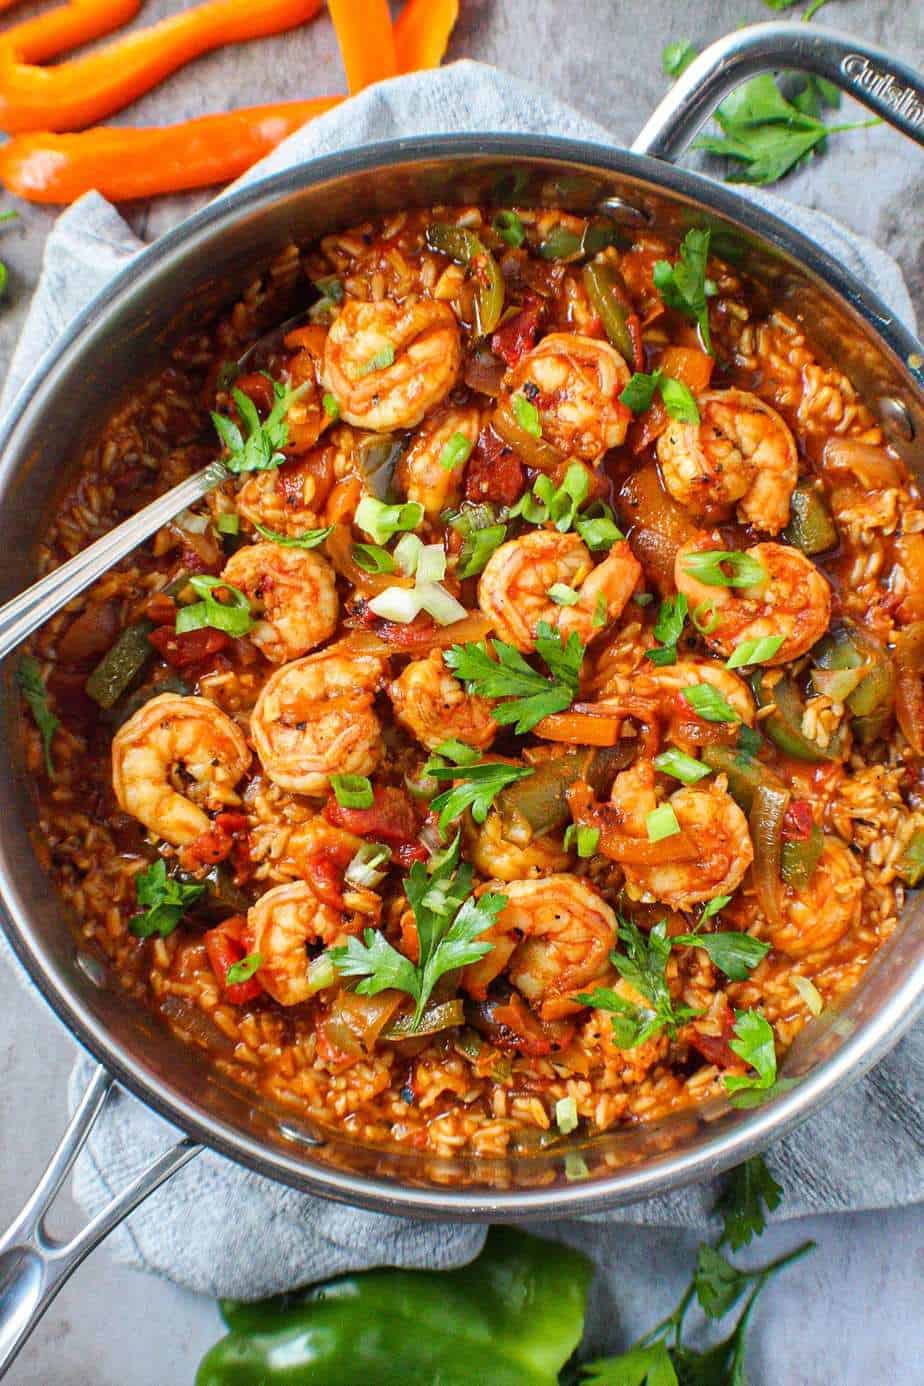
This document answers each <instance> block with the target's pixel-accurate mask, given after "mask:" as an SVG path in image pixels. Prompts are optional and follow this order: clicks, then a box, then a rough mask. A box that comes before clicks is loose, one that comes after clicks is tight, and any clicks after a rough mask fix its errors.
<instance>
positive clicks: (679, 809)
mask: <svg viewBox="0 0 924 1386" xmlns="http://www.w3.org/2000/svg"><path fill="white" fill-rule="evenodd" d="M667 802H668V803H669V804H670V806H671V808H672V809H673V810H674V813H675V815H676V818H677V822H678V824H679V825H680V830H681V832H682V833H683V834H684V835H685V836H686V838H687V839H688V840H689V841H690V842H691V843H692V846H693V848H694V850H695V853H696V855H695V857H694V858H692V859H689V858H688V859H686V860H675V861H671V860H670V839H669V838H667V839H665V840H664V842H663V844H661V843H658V844H656V845H657V846H658V847H661V846H662V845H663V856H664V860H662V861H659V862H658V863H657V864H656V865H647V864H646V865H639V864H635V863H632V862H630V861H628V860H622V861H621V863H620V864H621V865H622V868H623V871H624V872H625V877H626V892H627V894H628V895H629V896H630V897H631V898H632V899H635V900H649V901H650V900H659V901H661V902H662V903H663V904H665V905H670V906H671V908H673V909H678V910H683V909H689V907H690V906H691V905H695V904H696V903H698V902H699V901H701V900H711V899H712V898H713V896H715V895H732V894H733V893H734V891H736V890H737V888H738V886H739V885H740V884H741V881H742V879H743V878H744V873H745V872H746V871H747V869H748V867H749V866H750V864H751V862H752V861H753V859H754V848H753V846H752V845H751V835H750V832H749V831H748V821H747V819H746V818H745V816H744V814H743V813H742V812H741V809H740V808H739V807H738V805H737V804H736V803H735V801H734V799H733V798H732V797H731V795H730V794H729V793H728V792H727V790H726V788H725V779H724V776H721V775H720V776H718V777H717V779H716V780H714V781H712V782H710V783H709V784H706V785H696V786H690V787H686V788H683V789H678V790H677V792H676V793H675V794H672V795H671V797H670V799H669V800H668V801H667ZM610 803H611V811H612V810H615V811H616V814H617V815H618V827H619V831H620V832H621V833H624V834H625V835H626V836H627V837H629V838H639V839H641V840H642V841H644V842H647V841H648V815H649V813H651V812H652V810H653V809H656V808H657V807H658V799H657V795H656V793H655V778H654V767H653V765H652V763H651V761H649V760H643V761H639V762H638V763H637V764H636V765H633V766H632V768H631V769H630V770H624V771H623V772H622V773H621V774H619V775H617V776H616V779H615V781H614V783H613V791H612V795H611V800H610ZM604 812H606V810H604ZM600 851H601V852H602V853H603V855H604V856H608V855H611V852H609V851H608V844H607V836H606V834H605V833H604V834H603V836H602V838H601V842H600ZM612 855H614V856H615V855H616V854H612ZM659 855H660V854H659ZM616 859H617V860H618V859H619V858H618V856H616Z"/></svg>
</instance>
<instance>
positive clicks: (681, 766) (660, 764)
mask: <svg viewBox="0 0 924 1386" xmlns="http://www.w3.org/2000/svg"><path fill="white" fill-rule="evenodd" d="M654 767H655V769H656V770H660V771H661V774H662V775H673V777H674V779H675V780H681V781H682V782H683V783H684V784H696V783H697V781H698V780H702V779H704V778H705V777H706V775H708V774H709V773H710V770H709V766H708V765H703V763H702V761H699V760H696V759H695V757H693V756H688V755H687V753H686V752H685V751H678V750H677V748H676V747H675V746H669V747H668V749H667V750H666V751H662V752H661V754H660V755H657V756H655V758H654Z"/></svg>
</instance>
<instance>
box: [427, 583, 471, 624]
mask: <svg viewBox="0 0 924 1386" xmlns="http://www.w3.org/2000/svg"><path fill="white" fill-rule="evenodd" d="M415 591H416V593H417V595H418V597H419V598H420V607H421V610H422V611H426V612H427V614H428V615H429V616H432V617H433V619H434V621H435V622H436V624H437V625H438V626H452V625H455V623H456V621H464V620H465V618H466V616H467V615H468V611H467V610H466V609H465V607H464V606H463V605H462V603H461V602H457V601H456V599H455V597H454V596H453V595H452V593H451V592H447V591H446V588H445V587H442V586H440V584H439V583H438V582H421V581H420V579H419V575H418V582H417V587H416V588H415Z"/></svg>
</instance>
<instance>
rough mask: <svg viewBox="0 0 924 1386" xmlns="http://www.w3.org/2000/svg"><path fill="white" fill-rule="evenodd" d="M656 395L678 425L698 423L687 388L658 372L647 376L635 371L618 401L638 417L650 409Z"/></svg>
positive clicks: (695, 407) (679, 381)
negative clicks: (657, 394)
mask: <svg viewBox="0 0 924 1386" xmlns="http://www.w3.org/2000/svg"><path fill="white" fill-rule="evenodd" d="M656 393H659V394H660V396H661V398H662V400H663V401H664V408H665V409H666V410H667V412H668V414H669V415H670V417H671V418H672V419H677V420H678V421H679V422H680V423H693V424H698V423H699V409H698V408H697V406H696V400H695V398H694V396H693V393H692V391H691V390H690V388H689V387H688V386H687V385H684V383H683V381H682V380H675V379H674V378H673V376H670V375H664V374H663V372H662V371H660V370H656V371H652V373H651V374H650V375H643V374H642V373H641V372H640V371H636V372H635V374H634V375H633V376H632V378H631V379H630V381H629V383H628V385H626V387H625V388H624V389H623V391H622V393H621V394H620V396H619V398H620V400H621V401H622V403H623V404H624V405H625V406H626V407H627V408H628V409H631V410H632V412H633V414H642V413H644V411H645V410H646V409H650V408H651V405H652V404H653V402H654V397H655V394H656Z"/></svg>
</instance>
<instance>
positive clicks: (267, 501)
mask: <svg viewBox="0 0 924 1386" xmlns="http://www.w3.org/2000/svg"><path fill="white" fill-rule="evenodd" d="M345 431H346V430H341V432H345ZM337 455H338V449H336V448H335V447H334V446H333V444H331V445H325V446H324V447H320V448H315V449H314V450H313V451H312V452H310V453H308V455H307V456H306V457H302V458H299V459H298V461H296V462H287V463H285V464H284V466H282V467H279V468H278V470H276V471H268V472H254V473H253V475H252V476H250V477H249V478H248V479H247V481H245V482H244V485H243V486H242V487H241V489H240V490H239V491H238V493H237V508H238V511H239V513H240V514H241V515H243V516H244V519H245V520H249V521H250V523H251V524H253V525H262V526H263V527H264V529H272V530H275V531H276V532H277V533H279V534H285V535H286V536H288V537H289V538H295V537H297V536H298V535H300V534H305V533H307V531H308V530H310V529H320V528H321V525H322V523H323V520H322V516H323V513H324V503H325V501H326V500H327V497H328V494H329V492H330V489H331V486H332V485H333V480H334V475H335V460H336V457H337Z"/></svg>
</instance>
